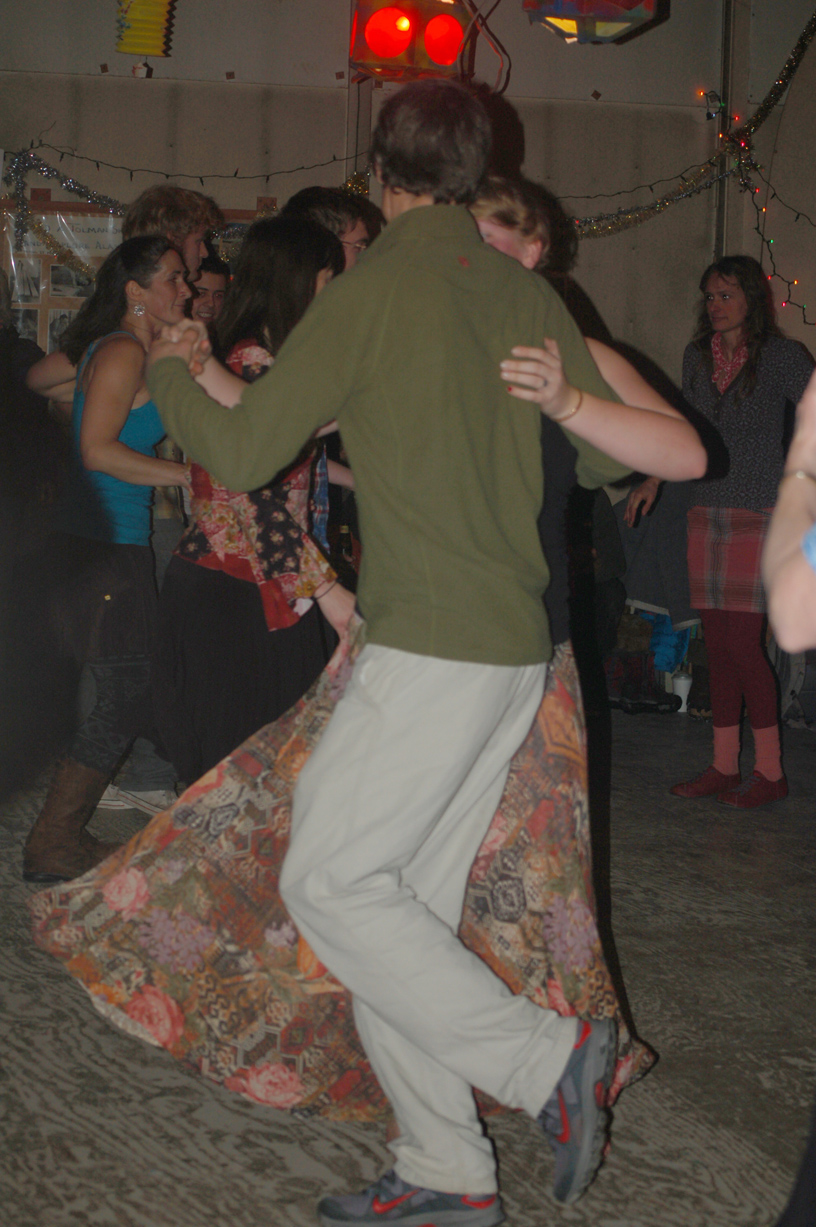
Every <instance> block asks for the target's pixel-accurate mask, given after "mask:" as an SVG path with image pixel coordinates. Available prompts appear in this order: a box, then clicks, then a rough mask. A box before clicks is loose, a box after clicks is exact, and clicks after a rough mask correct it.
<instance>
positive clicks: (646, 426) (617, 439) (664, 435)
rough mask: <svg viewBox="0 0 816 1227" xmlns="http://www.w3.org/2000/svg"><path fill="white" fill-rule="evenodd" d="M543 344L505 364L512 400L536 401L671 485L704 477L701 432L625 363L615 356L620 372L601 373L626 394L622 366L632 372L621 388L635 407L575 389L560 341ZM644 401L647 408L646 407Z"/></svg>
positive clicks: (620, 457)
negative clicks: (675, 482) (621, 373)
mask: <svg viewBox="0 0 816 1227" xmlns="http://www.w3.org/2000/svg"><path fill="white" fill-rule="evenodd" d="M544 345H545V348H544V349H538V348H531V347H525V346H519V347H517V348H515V349H513V351H512V352H513V359H512V360H505V361H504V362H502V364H501V374H502V379H503V380H504V381H505V383H506V384H508V385H509V386H508V391H509V392H510V395H511V396H515V397H518V398H519V399H520V400H527V401H533V402H534V403H535V404H537V405H539V407H540V409H541V412H542V413H544V414H545V415H546V416H547V417H549V418H550V419H551V420H552V421H555V422H559V423H560V424H562V425H563V426H564V429H566V430H568V431H570V432H571V433H572V434H575V435H577V436H578V437H579V438H581V439H585V440H586V441H587V442H588V443H591V444H592V445H593V446H594V447H597V448H598V449H599V450H600V451H602V452H605V453H606V455H608V456H611V457H612V458H613V459H614V460H618V461H620V462H621V463H622V464H627V465H631V467H632V468H635V469H638V470H639V471H640V472H641V473H650V474H653V475H655V476H657V477H660V478H664V479H667V480H669V481H686V480H688V479H689V478H694V477H702V475H703V474H704V472H705V470H706V463H707V457H706V452H705V449H704V447H703V445H702V443H701V442H700V437H699V435H698V434H697V431H696V430H695V429H694V427H693V426H692V425H691V423H690V422H688V421H687V420H686V418H684V417H683V416H682V414H680V413H678V412H677V410H676V409H673V408H672V407H671V405H669V404H668V403H667V402H666V401H664V400H663V398H662V397H660V396H658V394H657V393H656V392H655V391H654V389H652V388H649V385H648V384H647V383H646V382H645V380H642V379H641V378H640V376H639V375H638V374H637V372H636V371H635V370H634V368H633V367H630V365H629V363H627V362H625V359H622V358H620V355H615V357H616V359H617V361H616V362H615V363H614V364H612V366H614V368H615V369H614V370H612V369H610V370H609V375H607V374H605V373H604V371H603V370H601V373H602V374H604V378H606V379H607V382H609V384H610V386H611V387H612V388H613V389H614V391H615V392H616V393H618V395H621V391H619V388H618V387H616V386H615V385H616V381H617V380H619V378H620V371H621V369H622V368H621V365H620V364H623V367H625V368H628V373H626V377H625V379H624V380H623V381H622V382H621V385H620V386H621V390H622V391H623V392H624V393H625V394H627V395H629V394H632V395H633V399H634V400H635V404H618V403H617V402H616V401H609V400H603V399H601V398H600V397H598V396H593V395H592V394H591V393H588V392H581V391H580V389H578V388H574V387H572V385H571V384H570V383H569V382H568V381H567V379H566V376H565V375H564V368H563V366H562V363H561V356H560V353H559V349H558V344H557V342H556V341H554V340H550V339H547V340H545V342H544ZM610 375H611V376H612V377H611V378H610ZM641 400H645V401H647V402H648V403H647V404H643V405H641V404H640V403H638V402H640V401H641Z"/></svg>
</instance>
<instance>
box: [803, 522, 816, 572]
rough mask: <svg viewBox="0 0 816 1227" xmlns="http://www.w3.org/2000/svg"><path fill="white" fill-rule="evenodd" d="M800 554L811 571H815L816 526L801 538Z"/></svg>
mask: <svg viewBox="0 0 816 1227" xmlns="http://www.w3.org/2000/svg"><path fill="white" fill-rule="evenodd" d="M802 553H803V554H804V556H805V558H806V559H807V561H808V563H809V564H810V567H811V569H812V570H813V571H816V524H814V525H813V527H812V528H809V529H808V531H807V532H806V533H805V535H804V537H803V538H802Z"/></svg>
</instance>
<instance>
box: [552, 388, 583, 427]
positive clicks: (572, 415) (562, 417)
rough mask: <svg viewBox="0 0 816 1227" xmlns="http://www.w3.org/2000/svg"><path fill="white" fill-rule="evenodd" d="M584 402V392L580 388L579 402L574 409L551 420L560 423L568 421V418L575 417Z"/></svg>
mask: <svg viewBox="0 0 816 1227" xmlns="http://www.w3.org/2000/svg"><path fill="white" fill-rule="evenodd" d="M583 403H584V394H583V392H582V391H581V389H580V388H579V389H578V402H577V404H576V405H575V407H574V408H573V409H570V410H569V412H568V413H565V414H563V415H562V416H561V417H560V418H551V419H550V421H552V422H559V423H560V422H566V421H567V419H568V418H574V417H575V415H576V413H577V412H578V410H579V409H580V408H581V405H583Z"/></svg>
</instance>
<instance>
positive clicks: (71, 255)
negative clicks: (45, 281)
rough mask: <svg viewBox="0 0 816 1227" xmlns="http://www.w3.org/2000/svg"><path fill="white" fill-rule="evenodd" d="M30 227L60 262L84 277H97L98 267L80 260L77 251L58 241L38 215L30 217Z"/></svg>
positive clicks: (92, 278)
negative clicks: (39, 220)
mask: <svg viewBox="0 0 816 1227" xmlns="http://www.w3.org/2000/svg"><path fill="white" fill-rule="evenodd" d="M28 228H29V230H30V231H31V233H32V234H33V235H34V237H35V238H37V239H39V240H40V242H41V243H42V245H43V246H44V247H45V249H46V251H48V252H50V254H51V255H52V256H55V257H56V259H58V260H59V262H60V264H64V265H65V266H66V267H67V268H70V269H72V270H73V272H75V273H82V275H83V277H90V279H91V281H93V280H94V279H95V277H96V269H95V268H94V266H93V265H92V264H86V263H85V261H84V260H80V258H79V256H78V255H77V254H76V252H73V251H71V249H70V247H65V246H64V245H63V244H62V243H60V242H58V241H57V239H55V238H54V236H53V234H51V233H50V232H49V231H48V230H46V228H45V226H43V224H42V222H38V221H37V219H36V217H29V219H28Z"/></svg>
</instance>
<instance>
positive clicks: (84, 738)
mask: <svg viewBox="0 0 816 1227" xmlns="http://www.w3.org/2000/svg"><path fill="white" fill-rule="evenodd" d="M87 668H88V669H89V670H90V671H91V673H92V675H93V680H94V682H95V686H96V703H95V705H94V707H93V710H92V711H91V712H90V713H89V714H88V716H87V717H86V718H85V720H84V721H83V723H82V725H81V726H80V728H79V730H78V732H77V734H76V736H75V738H74V740H73V742H72V743H71V746H70V747H69V750H68V753H67V754H66V756H65V757H64V758H62V759H61V760H60V762H59V763H58V764H57V769H56V771H55V773H54V778H53V781H52V783H51V787H50V789H49V790H48V795H47V797H46V799H45V804H44V806H43V808H42V810H41V811H40V814H39V816H38V818H37V821H36V822H35V823H34V826H33V827H32V829H31V832H30V834H29V836H28V839H27V840H26V846H25V851H24V854H23V876H24V878H25V879H26V880H27V881H30V882H49V881H64V880H66V879H71V878H75V877H78V876H79V875H80V874H83V873H87V871H88V870H89V869H92V868H93V866H94V865H95V864H97V863H98V862H99V861H100V860H104V858H105V856H107V855H109V853H110V852H111V851H112V846H111V845H105V844H100V843H99V842H98V841H97V840H95V839H93V837H91V836H89V835H87V833H86V832H85V826H86V824H87V823H88V822H89V821H90V819H91V817H92V816H93V812H94V810H95V809H96V806H97V804H98V802H99V799H100V798H101V796H102V793H103V792H104V791H105V788H106V786H107V784H108V782H109V780H110V779H111V776H112V775H113V772H114V770H115V768H116V765H117V763H118V762H119V760H120V759H121V757H122V755H123V754H124V752H125V751H126V750H127V748H128V746H129V745H130V743H131V741H132V740H133V737H134V735H135V733H136V731H137V730H138V728H139V727H140V723H141V721H142V720H143V719H144V707H145V701H146V696H147V689H148V680H149V672H150V665H149V661H148V659H147V657H146V656H136V657H124V658H109V659H107V660H95V661H91V662H89V663H88V665H87Z"/></svg>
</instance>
